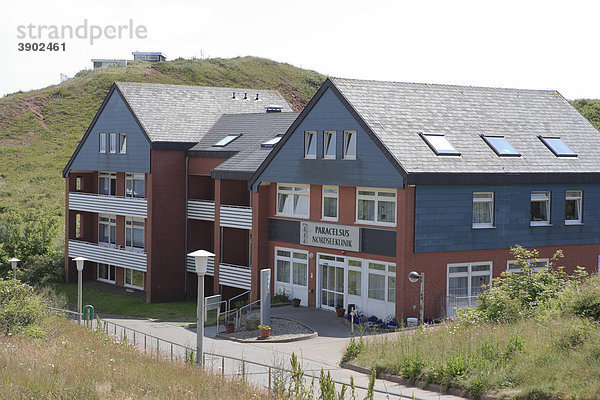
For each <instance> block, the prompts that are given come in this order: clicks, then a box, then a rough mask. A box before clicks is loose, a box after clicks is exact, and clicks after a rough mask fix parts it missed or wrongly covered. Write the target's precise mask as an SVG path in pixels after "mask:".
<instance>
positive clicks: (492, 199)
mask: <svg viewBox="0 0 600 400" xmlns="http://www.w3.org/2000/svg"><path fill="white" fill-rule="evenodd" d="M476 194H477V195H489V196H490V197H487V198H475V195H476ZM495 197H496V196H495V194H494V192H473V216H475V203H492V208H491V222H489V223H475V222H472V227H473V228H474V229H485V228H493V227H494V222H495V221H494V220H495V215H494V214H495V200H496V199H495Z"/></svg>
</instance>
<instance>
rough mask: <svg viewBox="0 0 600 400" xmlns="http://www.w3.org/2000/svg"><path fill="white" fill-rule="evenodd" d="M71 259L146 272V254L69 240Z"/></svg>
mask: <svg viewBox="0 0 600 400" xmlns="http://www.w3.org/2000/svg"><path fill="white" fill-rule="evenodd" d="M69 257H71V258H72V257H84V258H86V259H88V260H89V261H93V262H98V263H104V264H110V265H115V266H117V267H123V268H130V269H135V270H138V271H144V272H146V266H147V257H146V253H145V252H140V251H129V250H125V249H121V248H116V247H105V246H100V245H98V244H97V243H89V242H83V241H79V240H69Z"/></svg>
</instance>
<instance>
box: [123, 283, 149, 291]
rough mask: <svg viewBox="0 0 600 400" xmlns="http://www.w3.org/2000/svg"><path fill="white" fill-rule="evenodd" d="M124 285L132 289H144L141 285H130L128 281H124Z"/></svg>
mask: <svg viewBox="0 0 600 400" xmlns="http://www.w3.org/2000/svg"><path fill="white" fill-rule="evenodd" d="M123 286H124V287H128V288H131V289H137V290H144V288H143V287H140V286H135V285H130V284H128V283H124V284H123Z"/></svg>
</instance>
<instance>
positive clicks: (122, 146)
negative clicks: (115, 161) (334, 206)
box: [119, 133, 127, 154]
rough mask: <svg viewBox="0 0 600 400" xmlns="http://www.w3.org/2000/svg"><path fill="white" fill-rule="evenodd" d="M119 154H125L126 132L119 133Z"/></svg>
mask: <svg viewBox="0 0 600 400" xmlns="http://www.w3.org/2000/svg"><path fill="white" fill-rule="evenodd" d="M119 154H127V134H126V133H119Z"/></svg>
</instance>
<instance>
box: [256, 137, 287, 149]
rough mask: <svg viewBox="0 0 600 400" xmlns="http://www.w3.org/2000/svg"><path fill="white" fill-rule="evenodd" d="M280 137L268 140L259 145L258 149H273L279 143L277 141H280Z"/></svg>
mask: <svg viewBox="0 0 600 400" xmlns="http://www.w3.org/2000/svg"><path fill="white" fill-rule="evenodd" d="M281 137H282V136H281V135H277V136H275V137H274V138H273V139H269V140H267V141H266V142H262V143H261V144H260V147H267V148H273V147H275V145H276V144H277V143H279V141H280V140H281Z"/></svg>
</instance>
